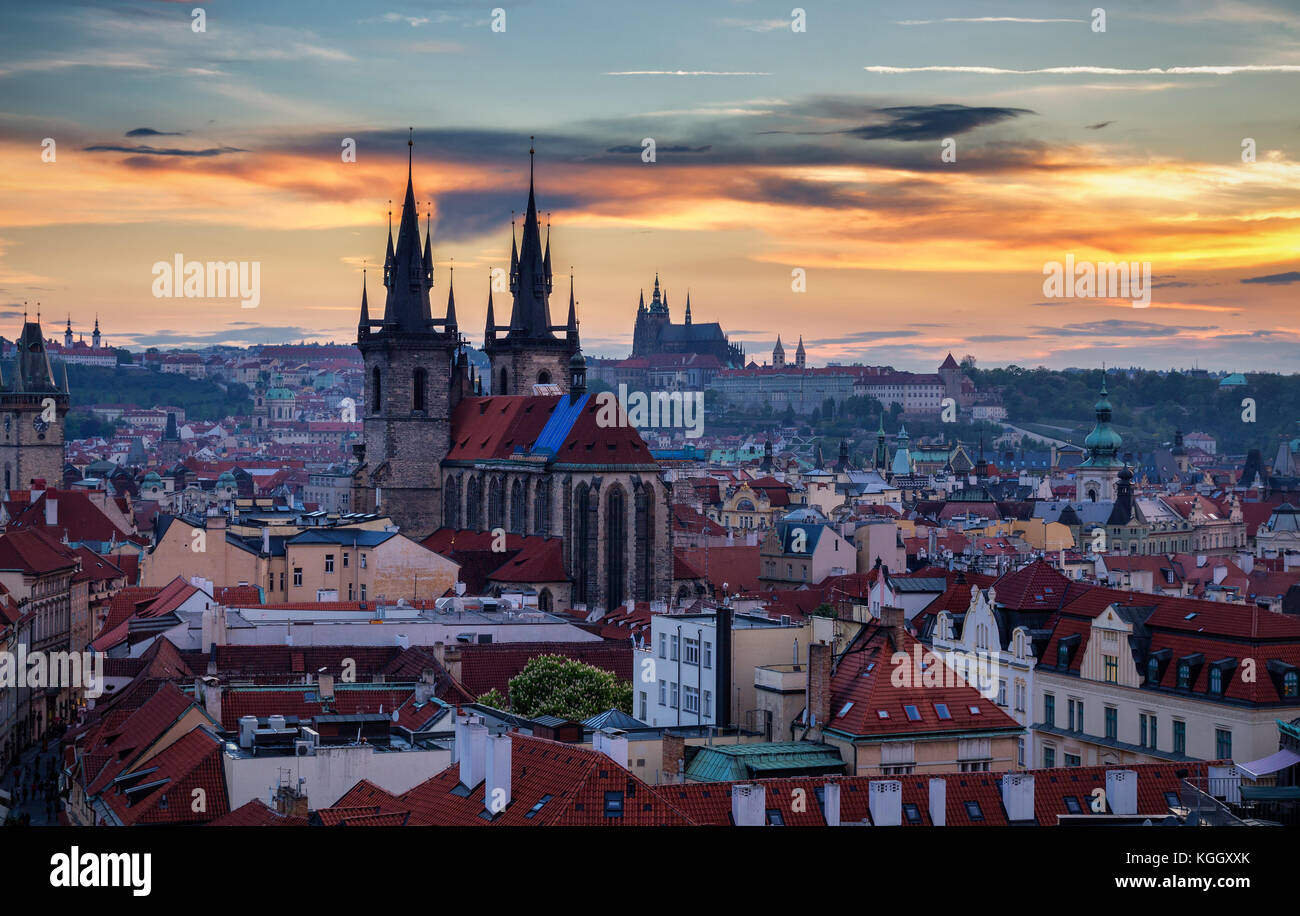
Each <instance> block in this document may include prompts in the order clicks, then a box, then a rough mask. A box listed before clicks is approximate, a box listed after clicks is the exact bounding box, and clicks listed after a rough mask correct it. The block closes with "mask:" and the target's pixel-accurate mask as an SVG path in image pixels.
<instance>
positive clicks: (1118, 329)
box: [1032, 318, 1217, 337]
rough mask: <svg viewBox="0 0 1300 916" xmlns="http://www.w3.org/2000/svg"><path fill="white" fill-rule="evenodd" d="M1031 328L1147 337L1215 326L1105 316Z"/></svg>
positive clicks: (1070, 333)
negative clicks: (1162, 322)
mask: <svg viewBox="0 0 1300 916" xmlns="http://www.w3.org/2000/svg"><path fill="white" fill-rule="evenodd" d="M1032 330H1033V331H1034V333H1035V334H1043V335H1046V336H1056V337H1147V336H1150V335H1153V334H1159V335H1162V336H1165V337H1177V336H1179V335H1180V334H1182V333H1183V332H1185V331H1214V330H1217V328H1216V327H1215V326H1214V325H1200V326H1189V325H1180V326H1178V327H1171V326H1169V325H1163V324H1156V323H1155V322H1152V321H1129V320H1126V319H1123V318H1107V319H1105V320H1103V321H1089V322H1087V323H1086V324H1067V325H1064V326H1062V327H1059V328H1048V327H1040V328H1033V329H1032Z"/></svg>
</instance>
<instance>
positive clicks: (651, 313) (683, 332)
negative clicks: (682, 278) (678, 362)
mask: <svg viewBox="0 0 1300 916" xmlns="http://www.w3.org/2000/svg"><path fill="white" fill-rule="evenodd" d="M664 353H684V354H700V355H704V354H708V355H711V356H714V357H716V358H717V360H718V363H719V364H720V365H722V366H723V367H731V368H735V367H739V366H743V365H744V364H745V351H744V349H743V348H742V347H740V346H737V345H736V344H733V343H731V342H730V341H728V340H727V335H726V334H724V333H723V331H722V325H720V324H719V323H718V322H716V321H708V322H702V323H699V324H697V323H695V322H694V321H693V320H692V318H691V294H690V293H687V294H686V321H685V323H683V324H674V323H673V319H672V314H671V313H670V312H669V311H668V293H667V292H666V291H663V292H661V291H660V289H659V275H658V274H655V287H654V292H653V293H652V294H651V297H650V305H649V306H646V304H645V293H644V292H642V293H641V301H640V303H639V304H638V305H637V309H636V325H635V326H634V327H633V330H632V356H633V357H638V356H659V355H660V354H664Z"/></svg>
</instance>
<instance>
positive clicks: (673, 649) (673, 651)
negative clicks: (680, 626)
mask: <svg viewBox="0 0 1300 916" xmlns="http://www.w3.org/2000/svg"><path fill="white" fill-rule="evenodd" d="M668 660H669V661H673V662H675V661H677V637H676V636H669V637H668Z"/></svg>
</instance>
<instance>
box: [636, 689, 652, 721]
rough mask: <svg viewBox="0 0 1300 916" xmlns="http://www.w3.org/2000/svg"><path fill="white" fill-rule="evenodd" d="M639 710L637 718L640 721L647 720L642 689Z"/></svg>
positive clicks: (644, 696)
mask: <svg viewBox="0 0 1300 916" xmlns="http://www.w3.org/2000/svg"><path fill="white" fill-rule="evenodd" d="M640 710H641V715H639V716H637V718H638V719H640V720H641V721H642V722H648V721H649V720H648V719H647V718H646V695H645V691H644V690H642V691H641V707H640Z"/></svg>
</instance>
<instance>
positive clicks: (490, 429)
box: [446, 395, 655, 467]
mask: <svg viewBox="0 0 1300 916" xmlns="http://www.w3.org/2000/svg"><path fill="white" fill-rule="evenodd" d="M567 397H568V396H567V395H530V396H518V397H476V398H465V399H463V400H462V401H461V402H460V404H458V405H457V407H456V410H455V411H454V412H453V413H452V417H451V437H452V445H451V450H450V451H449V452H448V453H447V459H446V460H448V461H471V462H476V461H489V460H493V459H496V460H506V459H510V458H513V457H516V455H515V449H516V448H522V449H523V450H525V451H527V450H530V449H532V448H533V447H534V446H535V444H536V442H537V439H538V437H539V436H540V435H541V433H542V430H543V429H544V428H545V427H546V423H547V421H548V420H550V418H551V414H552V413H553V412H554V410H555V408H556V406H557V405H558V404H559V403H560V400H561V398H565V399H567ZM599 412H600V405H599V404H598V402H597V398H596V397H594V396H593V397H590V398H588V400H587V403H586V406H584V407H583V409H582V412H581V413H580V414H579V415H578V417H577V418H576V419H575V420H574V421H573V424H572V426H571V427H570V429H569V431H568V434H567V435H566V436H565V438H564V440H563V442H561V443H560V445H559V447H558V448H556V449H555V453H554V461H556V462H560V463H564V464H585V465H629V466H643V467H650V466H654V465H655V461H654V458H653V457H652V456H651V454H650V449H649V448H648V447H647V446H646V444H645V442H644V441H643V440H642V439H641V435H640V434H639V433H638V432H637V431H636V429H635V428H634V427H632V426H631V425H627V426H608V427H602V426H599V425H598V424H597V422H596V417H597V414H598V413H599Z"/></svg>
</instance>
